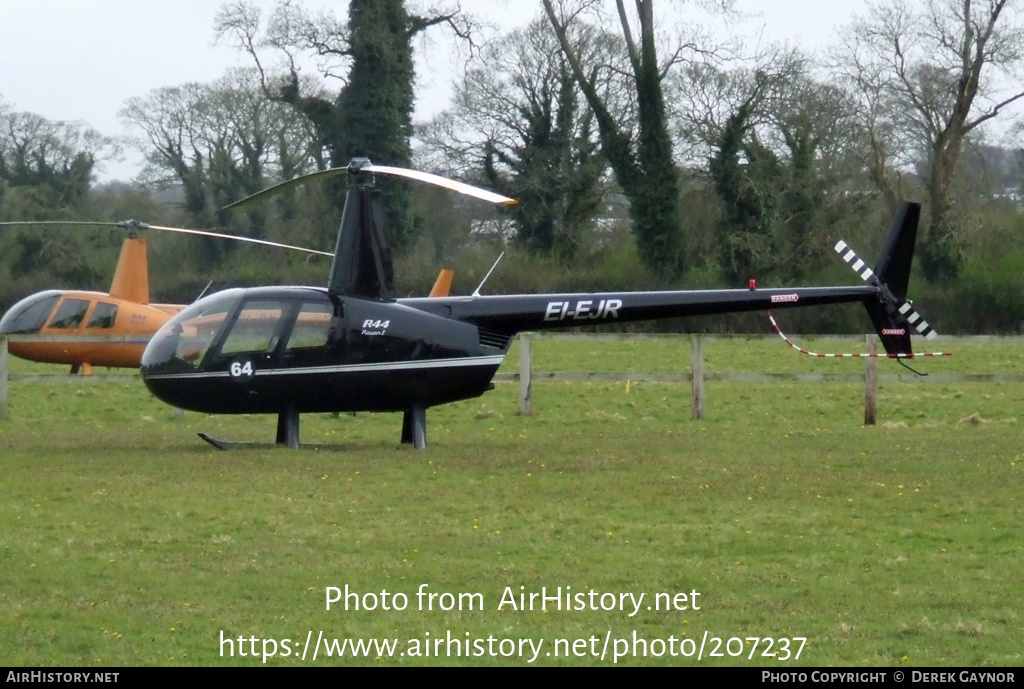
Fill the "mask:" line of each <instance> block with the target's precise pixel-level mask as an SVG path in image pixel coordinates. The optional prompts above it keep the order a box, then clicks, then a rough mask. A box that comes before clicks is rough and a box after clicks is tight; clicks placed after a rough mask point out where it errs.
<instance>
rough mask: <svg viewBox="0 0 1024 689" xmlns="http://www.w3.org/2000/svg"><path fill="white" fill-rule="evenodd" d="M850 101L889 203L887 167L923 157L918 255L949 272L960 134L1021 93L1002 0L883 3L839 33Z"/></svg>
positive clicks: (1017, 55) (1023, 70) (1022, 72)
mask: <svg viewBox="0 0 1024 689" xmlns="http://www.w3.org/2000/svg"><path fill="white" fill-rule="evenodd" d="M837 57H838V58H839V59H838V64H839V68H840V71H841V74H842V75H843V76H844V77H845V79H846V81H847V83H848V84H849V85H850V87H851V90H852V92H853V93H854V94H855V96H856V97H857V98H858V99H859V101H860V104H861V110H862V112H863V113H864V115H863V117H862V120H861V128H862V132H863V141H864V159H865V166H866V168H867V169H868V170H869V172H870V174H871V177H872V179H873V180H874V182H875V184H876V185H877V186H878V188H879V189H880V190H881V192H882V194H883V195H884V197H885V198H886V200H887V202H888V203H889V204H890V205H891V206H895V204H896V203H897V202H898V201H899V200H900V197H901V196H902V190H901V189H900V188H899V187H898V186H897V183H896V182H895V181H894V180H895V179H897V178H896V177H895V176H894V174H893V170H894V168H896V167H898V166H905V165H907V164H908V163H909V162H910V159H911V158H913V157H915V156H916V157H918V158H919V159H921V158H923V162H924V168H925V170H926V175H925V180H924V186H925V189H926V193H927V195H928V198H929V200H930V206H931V216H930V219H929V223H928V237H927V243H926V244H925V245H924V246H923V247H922V251H921V259H922V266H923V268H924V272H925V275H926V277H927V278H928V279H930V280H936V279H940V278H951V277H955V276H956V274H957V272H958V270H959V267H960V264H961V260H962V243H963V239H962V237H961V236H959V233H958V232H957V227H956V221H955V219H954V217H953V213H952V210H953V209H952V198H953V195H952V194H951V187H952V185H953V182H954V175H955V172H956V170H957V164H958V162H959V160H960V155H961V153H962V151H963V150H964V143H965V140H966V139H967V137H969V136H971V135H972V134H975V133H976V132H977V130H978V128H979V127H980V126H981V125H982V124H984V123H985V122H988V121H990V120H992V119H994V118H995V117H997V116H999V115H1000V114H1001V113H1002V112H1004V111H1005V110H1006V109H1007V107H1008V106H1010V105H1011V104H1013V103H1015V102H1016V101H1018V100H1020V99H1021V98H1024V89H1022V88H1021V83H1022V81H1024V25H1022V22H1021V15H1020V12H1019V10H1018V9H1017V8H1015V7H1014V4H1013V3H1011V2H1010V1H1009V0H927V1H926V2H925V3H924V4H923V6H921V7H919V6H918V4H915V3H911V2H910V1H909V0H887V1H886V2H884V3H880V4H876V5H874V6H872V8H871V9H870V14H868V15H867V16H866V17H862V18H860V19H857V20H856V21H855V22H854V23H853V24H852V25H851V26H850V27H849V29H848V31H847V34H846V41H845V44H844V45H843V47H842V48H841V49H840V50H839V51H838V53H837Z"/></svg>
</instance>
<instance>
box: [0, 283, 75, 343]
mask: <svg viewBox="0 0 1024 689" xmlns="http://www.w3.org/2000/svg"><path fill="white" fill-rule="evenodd" d="M58 299H60V292H57V291H56V290H51V291H48V292H40V293H39V294H33V295H32V296H30V297H26V298H24V299H22V300H21V301H19V302H18V303H17V304H15V305H14V306H12V307H11V309H10V310H9V311H8V312H7V315H5V316H4V317H3V320H0V333H3V334H4V335H18V334H26V335H27V334H32V333H37V332H39V329H40V328H42V327H43V323H45V322H46V318H47V317H48V316H49V315H50V313H51V312H52V311H53V307H54V305H56V303H57V300H58Z"/></svg>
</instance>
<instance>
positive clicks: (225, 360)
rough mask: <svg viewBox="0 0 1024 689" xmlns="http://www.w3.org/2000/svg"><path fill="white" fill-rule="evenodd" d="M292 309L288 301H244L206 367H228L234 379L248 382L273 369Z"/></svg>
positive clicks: (292, 304) (293, 305) (291, 304)
mask: <svg viewBox="0 0 1024 689" xmlns="http://www.w3.org/2000/svg"><path fill="white" fill-rule="evenodd" d="M295 306H296V305H295V304H294V303H293V302H291V301H288V300H284V301H260V300H256V301H250V302H247V303H246V304H245V305H244V306H243V307H242V309H241V310H240V311H239V312H238V315H237V316H236V317H235V319H234V321H233V322H232V323H231V326H230V329H229V331H228V333H227V336H226V337H225V338H224V342H223V344H221V346H220V352H218V354H217V356H216V357H215V358H214V359H213V360H212V361H210V364H212V365H211V366H209V368H212V369H218V368H220V367H221V366H222V365H227V366H228V372H229V373H230V374H231V376H232V377H233V378H240V379H247V378H251V377H252V376H253V375H254V374H255V372H256V371H258V370H260V369H262V368H269V367H273V366H275V365H276V359H277V351H278V349H279V347H278V345H280V343H281V334H282V331H283V326H284V325H285V323H286V322H287V321H288V320H289V318H290V317H291V315H292V313H293V312H294V309H295ZM204 367H205V366H204Z"/></svg>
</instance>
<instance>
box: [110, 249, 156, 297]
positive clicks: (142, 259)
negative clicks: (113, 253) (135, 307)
mask: <svg viewBox="0 0 1024 689" xmlns="http://www.w3.org/2000/svg"><path fill="white" fill-rule="evenodd" d="M110 296H112V297H114V298H115V299H125V300H127V301H133V302H135V303H137V304H148V303H149V263H148V261H147V258H146V240H145V239H140V238H138V237H126V238H125V240H124V243H123V244H121V257H120V258H118V259H117V268H116V269H115V270H114V280H113V282H111V283H110Z"/></svg>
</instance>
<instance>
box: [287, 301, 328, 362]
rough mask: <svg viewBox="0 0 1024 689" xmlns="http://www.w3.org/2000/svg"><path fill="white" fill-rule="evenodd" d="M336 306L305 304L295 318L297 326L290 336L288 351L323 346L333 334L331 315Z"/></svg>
mask: <svg viewBox="0 0 1024 689" xmlns="http://www.w3.org/2000/svg"><path fill="white" fill-rule="evenodd" d="M333 313H334V307H333V306H332V305H331V304H330V303H327V304H324V303H313V304H308V303H307V304H303V305H302V308H301V309H299V315H298V317H297V318H296V319H295V326H294V327H293V328H292V334H291V336H290V337H289V338H288V346H287V347H286V348H285V351H286V352H291V351H293V350H296V349H311V348H313V347H323V346H324V345H326V344H327V339H328V337H329V336H330V334H331V315H332V314H333Z"/></svg>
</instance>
